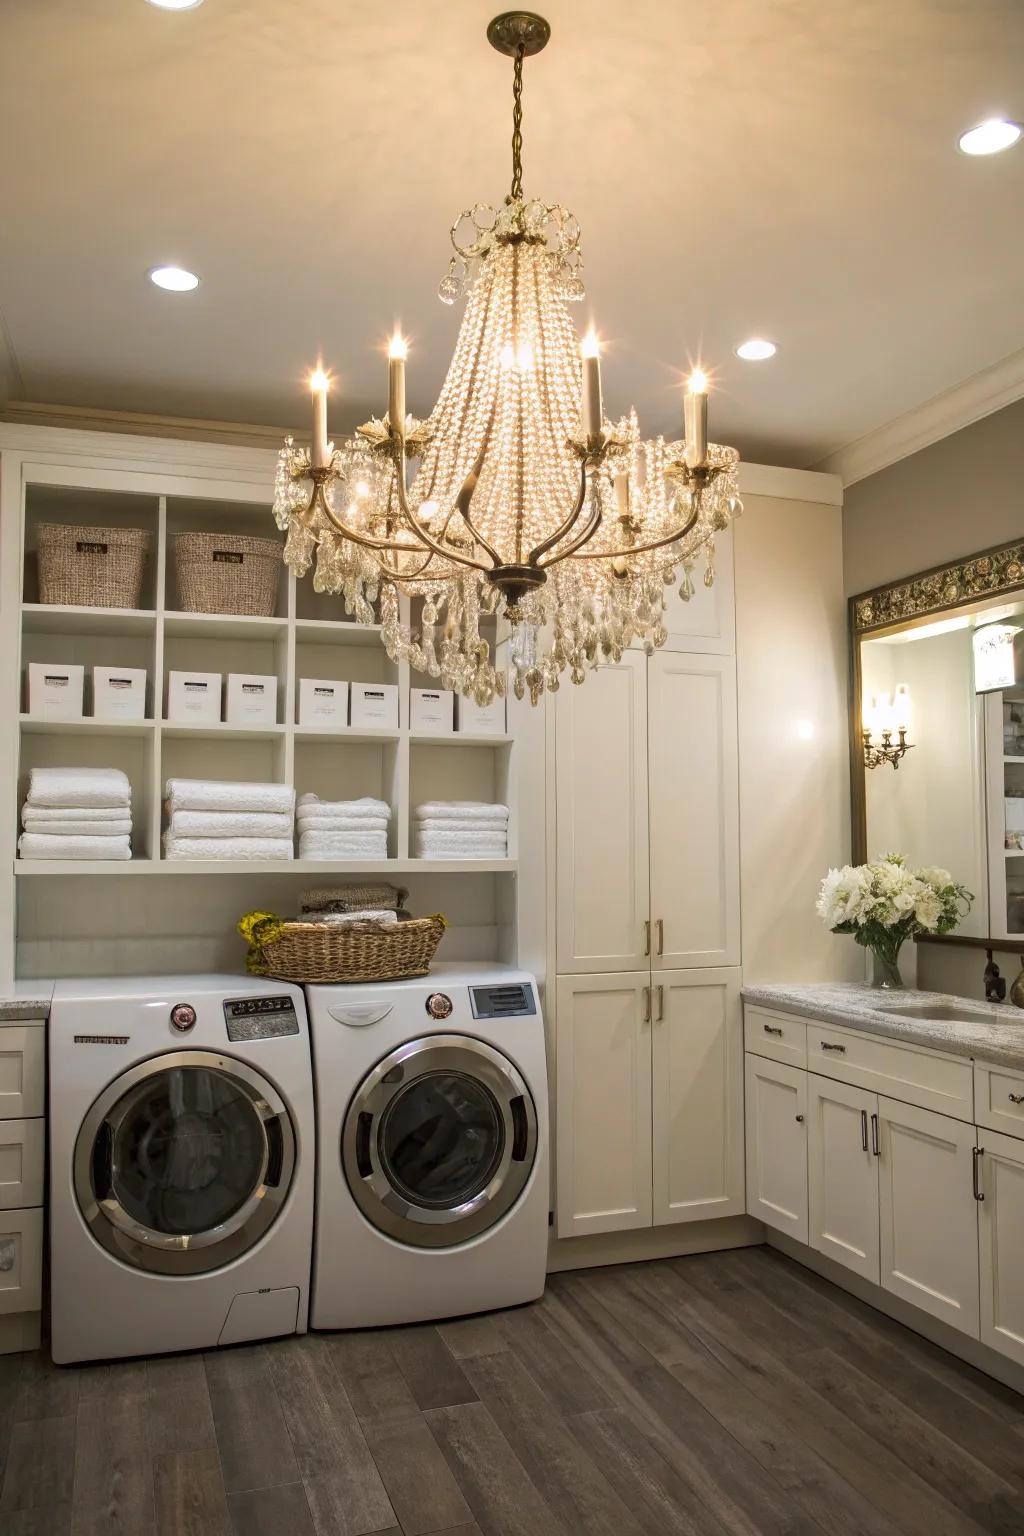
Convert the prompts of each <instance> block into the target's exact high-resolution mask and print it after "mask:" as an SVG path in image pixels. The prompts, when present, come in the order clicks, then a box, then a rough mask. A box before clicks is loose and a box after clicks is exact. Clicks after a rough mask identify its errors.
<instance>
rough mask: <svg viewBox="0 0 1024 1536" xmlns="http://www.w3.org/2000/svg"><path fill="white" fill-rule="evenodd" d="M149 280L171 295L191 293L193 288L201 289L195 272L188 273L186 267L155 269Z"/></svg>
mask: <svg viewBox="0 0 1024 1536" xmlns="http://www.w3.org/2000/svg"><path fill="white" fill-rule="evenodd" d="M149 280H150V282H152V283H156V285H157V287H158V288H166V289H168V290H169V292H171V293H191V292H192V289H193V288H198V287H199V279H198V277H196V275H195V273H194V272H186V270H185V268H184V267H153V268H152V270H151V271H150V274H149Z"/></svg>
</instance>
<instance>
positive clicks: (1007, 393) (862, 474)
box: [814, 350, 1024, 485]
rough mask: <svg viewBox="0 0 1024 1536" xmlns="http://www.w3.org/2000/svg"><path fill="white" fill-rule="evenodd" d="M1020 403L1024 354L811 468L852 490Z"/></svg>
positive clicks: (1014, 354)
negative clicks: (955, 433)
mask: <svg viewBox="0 0 1024 1536" xmlns="http://www.w3.org/2000/svg"><path fill="white" fill-rule="evenodd" d="M1022 397H1024V350H1022V351H1020V352H1012V353H1011V354H1010V356H1009V357H1004V358H1003V360H1002V362H999V363H995V364H993V366H992V367H991V368H985V369H983V370H982V372H981V373H976V374H974V375H973V377H972V378H969V379H965V380H964V382H963V383H962V384H955V385H954V386H953V387H952V389H947V390H944V391H943V393H942V394H941V395H935V396H934V397H933V398H932V399H931V400H926V401H925V402H924V403H923V405H918V406H915V408H914V409H913V410H912V411H907V412H906V413H905V414H904V415H903V416H897V417H896V419H895V420H894V421H890V422H887V423H886V425H885V426H884V427H878V428H877V429H876V430H875V431H874V432H868V433H867V434H866V435H865V436H864V437H860V438H858V439H857V440H856V442H853V443H847V445H846V447H845V448H838V449H837V450H836V451H835V453H830V454H829V455H828V456H827V457H826V458H824V459H822V460H821V462H820V463H819V464H816V465H815V466H814V468H815V469H817V470H823V471H826V472H830V473H832V474H835V475H838V476H839V477H840V479H841V480H842V482H843V484H844V485H853V484H854V483H855V482H856V481H858V480H864V479H866V478H867V476H868V475H874V474H877V473H878V471H879V470H880V469H887V468H888V467H889V465H890V464H896V463H897V462H898V461H899V460H900V459H905V458H908V457H909V456H910V455H911V454H912V453H918V452H919V451H920V450H921V449H922V448H928V447H930V446H931V444H932V443H937V442H940V441H941V439H942V438H944V437H949V436H950V435H951V434H952V433H954V432H959V431H960V430H961V428H962V427H969V426H970V425H971V423H972V422H975V421H980V420H981V419H982V417H984V416H991V415H992V414H993V413H994V412H995V411H1001V410H1002V409H1003V407H1004V406H1007V405H1013V403H1014V402H1015V401H1016V400H1020V399H1021V398H1022Z"/></svg>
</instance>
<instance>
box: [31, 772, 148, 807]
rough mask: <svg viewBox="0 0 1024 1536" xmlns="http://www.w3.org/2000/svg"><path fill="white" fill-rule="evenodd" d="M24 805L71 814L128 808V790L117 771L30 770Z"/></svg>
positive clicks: (130, 788) (126, 784) (126, 783)
mask: <svg viewBox="0 0 1024 1536" xmlns="http://www.w3.org/2000/svg"><path fill="white" fill-rule="evenodd" d="M26 803H27V804H28V805H47V806H65V807H68V806H69V807H71V808H72V809H73V810H78V809H79V808H81V807H84V806H120V805H131V803H132V787H131V785H130V784H129V782H128V775H127V774H124V773H122V772H121V770H120V768H32V769H30V771H29V777H28V799H27V801H26Z"/></svg>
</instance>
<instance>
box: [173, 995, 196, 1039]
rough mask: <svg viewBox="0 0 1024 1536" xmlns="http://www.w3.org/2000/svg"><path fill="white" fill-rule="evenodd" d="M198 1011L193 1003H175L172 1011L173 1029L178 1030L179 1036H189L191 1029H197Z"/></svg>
mask: <svg viewBox="0 0 1024 1536" xmlns="http://www.w3.org/2000/svg"><path fill="white" fill-rule="evenodd" d="M195 1023H196V1011H195V1009H194V1008H193V1007H192V1004H191V1003H175V1005H174V1007H173V1008H172V1009H171V1028H172V1029H176V1030H177V1031H178V1033H179V1035H187V1034H188V1032H189V1030H190V1029H194V1028H195Z"/></svg>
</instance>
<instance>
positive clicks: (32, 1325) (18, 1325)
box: [0, 1312, 42, 1355]
mask: <svg viewBox="0 0 1024 1536" xmlns="http://www.w3.org/2000/svg"><path fill="white" fill-rule="evenodd" d="M41 1321H42V1313H41V1312H8V1313H7V1315H6V1316H4V1317H0V1355H15V1354H18V1353H19V1352H20V1351H21V1350H23V1349H38V1348H39V1337H40V1323H41Z"/></svg>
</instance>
